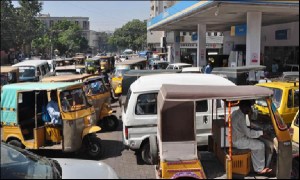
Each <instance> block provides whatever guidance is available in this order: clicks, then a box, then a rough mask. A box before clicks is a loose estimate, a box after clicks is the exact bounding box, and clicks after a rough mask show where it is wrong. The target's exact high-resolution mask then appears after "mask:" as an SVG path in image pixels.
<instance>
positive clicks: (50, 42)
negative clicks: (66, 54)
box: [50, 39, 52, 59]
mask: <svg viewBox="0 0 300 180" xmlns="http://www.w3.org/2000/svg"><path fill="white" fill-rule="evenodd" d="M50 45H51V46H50V59H52V41H51V39H50Z"/></svg>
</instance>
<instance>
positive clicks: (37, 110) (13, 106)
mask: <svg viewBox="0 0 300 180" xmlns="http://www.w3.org/2000/svg"><path fill="white" fill-rule="evenodd" d="M50 92H54V93H55V94H56V95H57V101H58V102H57V103H58V106H59V111H60V117H61V120H62V125H61V126H58V125H55V124H51V122H46V121H47V120H46V119H45V118H44V117H45V115H46V114H47V110H46V106H47V104H48V101H49V99H50V98H49V94H50ZM95 121H96V114H95V109H94V107H93V106H92V105H90V104H89V103H88V102H87V98H86V96H85V93H84V92H83V84H82V83H70V82H64V83H61V82H59V83H46V82H43V83H42V82H36V83H16V84H9V85H5V86H3V89H2V93H1V124H2V127H3V128H2V136H1V140H2V141H4V142H7V143H9V144H12V145H15V146H18V147H21V148H27V149H40V148H42V147H43V148H51V147H52V146H53V145H54V144H58V145H60V148H61V149H62V151H63V152H76V151H81V152H83V153H85V154H86V155H88V156H89V157H91V158H93V159H95V158H96V159H98V158H100V157H101V155H102V151H103V150H102V145H101V139H100V138H98V137H97V136H96V132H98V131H100V130H101V128H100V127H99V126H94V125H93V123H94V122H95Z"/></svg>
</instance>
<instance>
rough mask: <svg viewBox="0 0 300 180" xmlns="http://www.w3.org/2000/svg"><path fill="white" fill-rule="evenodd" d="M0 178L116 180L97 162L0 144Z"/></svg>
mask: <svg viewBox="0 0 300 180" xmlns="http://www.w3.org/2000/svg"><path fill="white" fill-rule="evenodd" d="M1 179H119V178H118V176H117V174H116V173H115V171H114V170H113V169H112V168H111V167H110V166H108V165H107V164H105V163H103V162H100V161H92V160H79V159H63V158H62V159H59V158H57V159H48V158H46V157H41V156H38V155H36V154H34V153H32V152H30V151H28V150H25V149H20V148H18V147H15V146H12V145H9V144H6V143H3V142H2V143H1Z"/></svg>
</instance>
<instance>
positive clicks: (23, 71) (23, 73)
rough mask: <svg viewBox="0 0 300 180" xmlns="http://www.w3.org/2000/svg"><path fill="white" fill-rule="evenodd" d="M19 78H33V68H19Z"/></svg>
mask: <svg viewBox="0 0 300 180" xmlns="http://www.w3.org/2000/svg"><path fill="white" fill-rule="evenodd" d="M19 73H20V77H34V76H35V68H34V67H30V66H28V67H19Z"/></svg>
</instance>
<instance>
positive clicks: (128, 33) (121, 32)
mask: <svg viewBox="0 0 300 180" xmlns="http://www.w3.org/2000/svg"><path fill="white" fill-rule="evenodd" d="M146 41H147V24H146V21H140V20H137V19H134V20H132V21H130V22H128V23H126V24H125V25H124V26H122V27H121V28H119V29H116V31H115V32H114V34H113V36H112V37H110V38H109V44H110V45H115V46H117V47H118V48H119V49H125V48H131V49H132V50H134V51H136V50H141V49H142V48H143V45H144V44H145V43H146Z"/></svg>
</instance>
